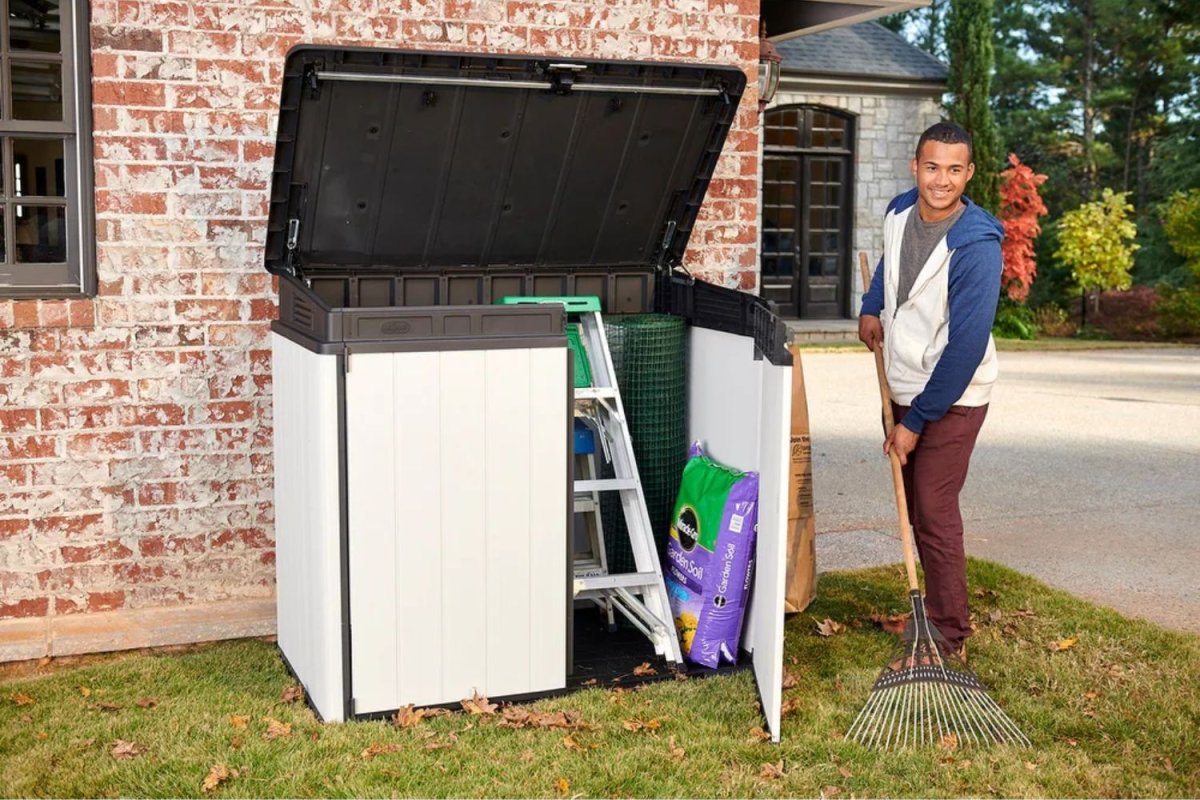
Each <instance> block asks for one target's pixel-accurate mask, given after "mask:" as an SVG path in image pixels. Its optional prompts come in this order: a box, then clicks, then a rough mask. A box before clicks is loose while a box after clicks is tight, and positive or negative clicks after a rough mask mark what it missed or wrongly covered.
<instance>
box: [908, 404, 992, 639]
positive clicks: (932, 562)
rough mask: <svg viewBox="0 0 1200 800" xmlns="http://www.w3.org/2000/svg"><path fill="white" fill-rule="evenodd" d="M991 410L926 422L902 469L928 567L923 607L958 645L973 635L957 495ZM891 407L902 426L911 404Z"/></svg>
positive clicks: (957, 412)
mask: <svg viewBox="0 0 1200 800" xmlns="http://www.w3.org/2000/svg"><path fill="white" fill-rule="evenodd" d="M987 409H988V407H987V406H986V405H985V406H978V407H969V406H952V407H951V408H950V410H949V411H948V412H946V415H945V416H944V417H942V418H941V419H939V420H938V421H937V422H930V423H928V424H926V425H925V430H924V431H922V432H921V438H920V439H918V440H917V447H916V449H915V450H913V452H912V453H910V454H909V456H908V464H906V465H905V466H904V468H903V473H904V492H905V494H906V495H907V496H908V517H909V520H910V521H911V522H912V528H913V538H915V539H916V542H917V553H918V554H919V555H920V557H921V566H922V567H923V568H924V570H925V610H926V612H927V613H928V614H929V619H930V620H932V621H933V623H934V624H935V625H937V627H938V630H939V631H941V632H942V635H943V636H944V637H946V641H947V642H949V643H950V645H951V646H952V647H954V648H958V647H959V646H960V645H961V644H962V642H963V640H964V639H966V638H967V637H968V636H970V635H971V620H970V612H969V611H968V610H967V557H966V553H965V551H964V550H963V524H962V513H961V512H960V511H959V507H958V495H959V493H960V492H961V491H962V488H963V484H964V483H966V480H967V468H968V467H969V466H970V463H971V452H972V451H973V450H974V449H975V439H976V437H978V436H979V429H980V428H981V427H982V426H983V420H984V417H986V416H987ZM892 411H893V413H894V414H895V419H896V423H897V424H899V422H900V420H901V419H903V418H904V415H905V414H906V413H908V406H898V405H896V404H895V403H893V404H892Z"/></svg>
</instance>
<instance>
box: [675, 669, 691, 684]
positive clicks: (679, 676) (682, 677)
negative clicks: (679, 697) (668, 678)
mask: <svg viewBox="0 0 1200 800" xmlns="http://www.w3.org/2000/svg"><path fill="white" fill-rule="evenodd" d="M687 679H688V674H687V673H686V672H684V671H683V670H681V669H677V670H675V680H677V681H680V682H683V681H686V680H687Z"/></svg>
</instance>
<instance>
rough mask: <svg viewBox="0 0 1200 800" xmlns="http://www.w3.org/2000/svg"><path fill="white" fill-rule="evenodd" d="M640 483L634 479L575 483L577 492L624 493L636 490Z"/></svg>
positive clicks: (609, 479)
mask: <svg viewBox="0 0 1200 800" xmlns="http://www.w3.org/2000/svg"><path fill="white" fill-rule="evenodd" d="M637 487H638V482H637V481H635V480H634V479H633V478H608V479H606V480H596V481H575V491H576V492H623V491H628V490H630V489H636V488H637Z"/></svg>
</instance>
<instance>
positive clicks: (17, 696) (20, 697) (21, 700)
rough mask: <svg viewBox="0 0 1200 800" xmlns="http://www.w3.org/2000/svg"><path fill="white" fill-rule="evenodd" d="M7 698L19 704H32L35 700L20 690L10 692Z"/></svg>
mask: <svg viewBox="0 0 1200 800" xmlns="http://www.w3.org/2000/svg"><path fill="white" fill-rule="evenodd" d="M8 699H9V700H12V701H13V702H14V703H16V704H17V705H19V706H28V705H33V704H34V703H35V702H37V701H36V700H34V699H33V698H32V697H30V696H29V695H27V694H24V693H22V692H13V693H12V694H10V695H9V696H8Z"/></svg>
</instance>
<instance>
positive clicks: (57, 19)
mask: <svg viewBox="0 0 1200 800" xmlns="http://www.w3.org/2000/svg"><path fill="white" fill-rule="evenodd" d="M76 13H79V14H80V15H81V16H83V17H86V5H85V4H83V3H74V2H71V1H70V0H68V2H61V1H60V0H0V156H2V160H3V168H2V169H0V217H2V220H0V221H2V224H0V296H6V297H70V296H79V295H87V294H90V293H92V292H93V291H94V286H95V277H94V276H95V264H94V255H93V250H94V245H93V234H92V230H93V223H92V207H91V206H92V195H91V155H90V147H91V145H90V130H89V125H90V118H91V106H90V101H89V99H88V94H87V88H88V83H89V80H88V76H87V72H86V67H87V64H88V61H89V53H88V47H87V34H86V24H87V20H86V18H84V19H76Z"/></svg>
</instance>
